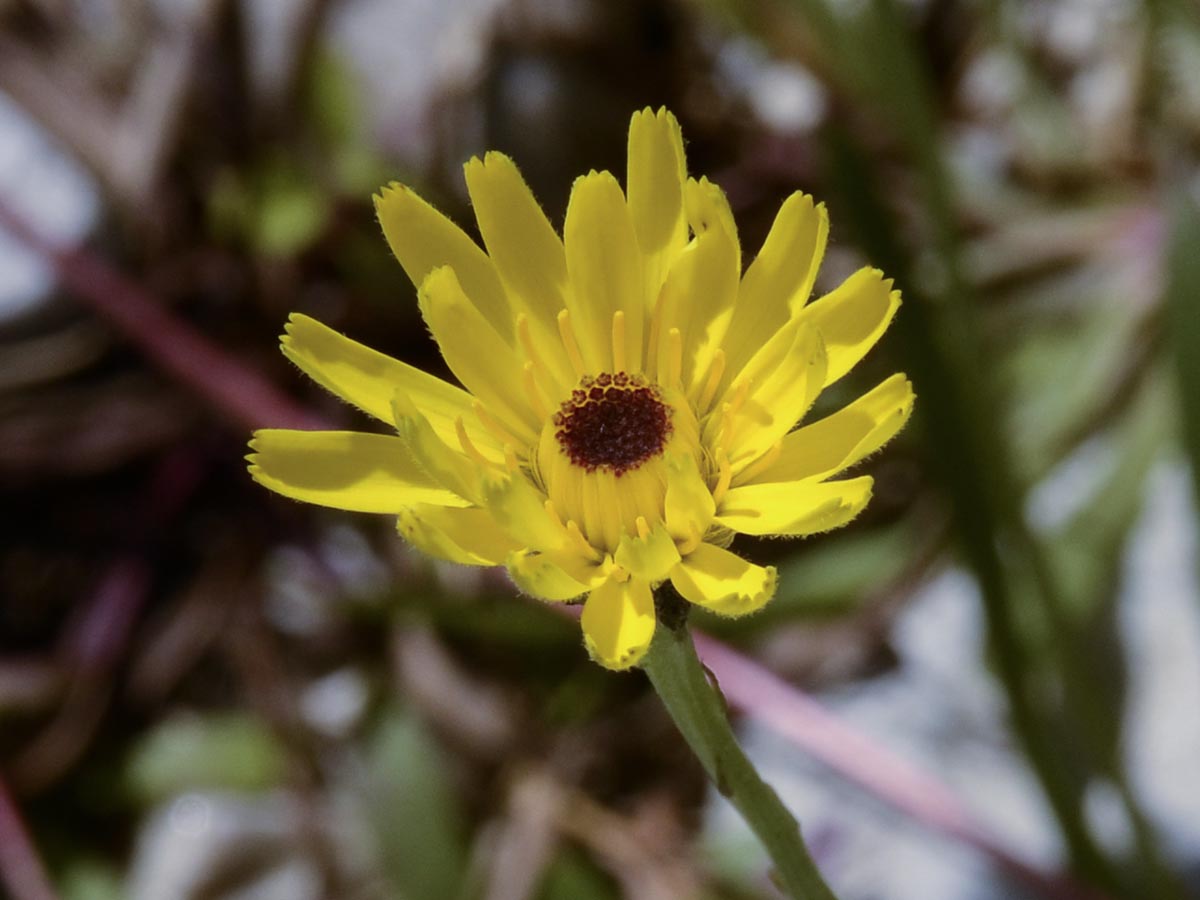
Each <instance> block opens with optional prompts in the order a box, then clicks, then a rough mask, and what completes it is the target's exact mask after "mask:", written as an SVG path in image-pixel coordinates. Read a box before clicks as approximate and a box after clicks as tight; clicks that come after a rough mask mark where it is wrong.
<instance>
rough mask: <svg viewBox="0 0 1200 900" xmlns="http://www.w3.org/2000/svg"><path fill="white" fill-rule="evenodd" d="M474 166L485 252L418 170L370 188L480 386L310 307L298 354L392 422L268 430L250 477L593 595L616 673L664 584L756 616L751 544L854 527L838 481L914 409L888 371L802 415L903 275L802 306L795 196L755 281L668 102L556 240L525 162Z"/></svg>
mask: <svg viewBox="0 0 1200 900" xmlns="http://www.w3.org/2000/svg"><path fill="white" fill-rule="evenodd" d="M466 181H467V188H468V190H469V192H470V195H471V200H472V202H473V204H474V208H475V214H476V217H477V219H478V223H479V230H480V233H481V235H482V237H483V243H484V246H485V247H486V251H485V250H484V249H481V248H480V247H479V246H478V245H477V244H476V243H475V242H474V241H472V240H471V239H470V238H469V237H467V235H466V234H464V233H463V232H462V231H461V230H460V229H459V228H458V227H457V226H455V225H454V224H453V223H451V222H450V221H449V220H448V219H446V218H445V217H444V216H442V215H441V214H440V213H438V212H437V211H436V210H434V209H433V208H432V207H431V206H429V205H428V204H427V203H425V202H424V201H423V200H421V199H420V198H419V197H417V196H416V195H415V194H414V193H412V192H411V191H410V190H408V189H407V188H405V187H403V186H401V185H398V184H393V185H391V186H389V187H387V188H385V189H384V190H383V191H382V192H381V193H380V194H379V195H378V196H377V197H376V198H375V206H376V210H377V212H378V215H379V220H380V223H381V224H382V226H383V231H384V234H385V235H386V237H387V240H388V243H389V244H390V245H391V248H392V251H393V252H394V253H395V255H396V257H397V258H398V259H399V261H400V264H401V265H402V266H403V267H404V269H405V271H406V272H407V273H408V276H409V278H411V279H412V281H413V283H414V284H415V285H416V286H417V287H418V296H419V303H420V308H421V313H422V315H423V316H424V319H425V322H426V324H427V325H428V327H429V330H430V331H431V332H432V334H433V337H434V339H435V340H436V341H437V343H438V345H439V347H440V349H441V351H442V354H443V356H444V357H445V359H446V362H447V364H448V365H449V367H450V369H451V371H452V372H453V373H454V375H455V376H456V378H457V379H458V381H459V382H460V383H461V384H462V387H461V388H460V387H457V386H454V385H451V384H448V383H446V382H445V381H442V380H440V379H438V378H435V377H433V376H431V375H429V374H426V373H425V372H422V371H420V370H418V369H415V368H413V367H412V366H409V365H406V364H405V363H403V362H400V361H398V360H395V359H391V358H389V357H387V356H384V355H382V354H379V353H376V352H375V351H373V350H370V349H368V348H367V347H364V346H362V345H361V344H358V343H355V342H354V341H351V340H349V339H348V338H346V337H343V336H342V335H340V334H338V333H336V332H334V331H332V330H330V329H328V328H326V327H325V326H323V325H321V324H320V323H318V322H316V321H314V320H313V319H310V318H308V317H306V316H302V315H293V316H292V317H291V319H290V321H289V323H288V326H287V333H286V334H285V335H284V337H283V352H284V353H285V354H286V355H287V356H288V358H289V359H291V360H292V361H293V362H295V363H296V365H298V366H299V367H300V368H301V369H303V370H304V371H305V372H306V373H307V374H308V375H309V376H311V377H312V378H313V379H314V380H316V381H317V382H319V383H320V384H322V385H323V386H324V387H326V388H328V389H329V390H331V391H333V392H334V393H336V394H338V395H339V396H341V397H342V398H344V399H346V400H347V401H349V402H350V403H352V404H354V405H356V406H358V407H359V408H360V409H362V410H363V411H364V412H366V413H368V414H369V415H371V416H374V417H375V418H377V419H379V420H381V421H383V422H384V423H386V424H387V425H388V426H390V427H394V428H395V430H396V432H397V433H396V435H395V436H390V435H379V434H362V433H358V432H298V431H284V430H263V431H259V432H257V433H256V435H255V437H254V440H253V442H252V445H251V446H252V449H253V451H254V452H253V454H252V455H251V456H250V463H251V465H250V471H251V473H252V474H253V476H254V478H255V479H256V480H257V481H259V482H260V483H261V484H263V485H265V486H267V487H269V488H271V489H272V490H275V491H277V492H279V493H281V494H284V495H286V496H289V497H293V498H296V499H299V500H304V501H308V502H311V503H318V504H322V505H325V506H332V507H336V508H339V509H348V510H358V511H363V512H377V513H389V514H392V515H395V516H397V518H398V527H399V531H400V534H401V535H403V536H404V537H405V538H406V539H408V540H409V541H411V542H412V543H413V544H414V545H416V546H417V547H418V548H420V549H421V550H423V551H425V552H426V553H428V554H430V555H432V556H435V557H438V558H441V559H446V560H451V561H454V562H458V563H465V564H468V565H481V566H491V565H501V564H502V565H504V566H506V567H507V569H508V571H509V573H510V575H511V576H512V579H513V581H514V582H515V583H516V584H517V586H518V587H519V588H520V589H521V590H523V591H525V592H527V593H529V594H532V595H533V596H535V597H539V598H541V599H543V600H548V601H566V600H573V599H577V598H585V601H584V609H583V617H582V626H583V633H584V638H585V643H586V644H587V648H588V650H589V652H590V653H591V655H592V656H593V657H594V658H595V659H596V660H597V661H598V662H600V663H602V664H603V665H605V666H608V667H610V668H614V669H620V668H626V667H628V666H631V665H634V664H636V663H637V662H638V660H639V659H640V658H641V656H642V654H643V653H644V652H645V651H646V649H647V648H648V647H649V645H650V641H651V638H652V637H653V634H654V628H655V613H654V602H653V595H652V591H653V588H654V587H655V586H656V585H658V584H659V583H661V582H664V581H666V580H668V579H669V580H670V581H671V583H672V584H673V585H674V587H675V589H676V590H677V591H678V592H679V594H680V595H681V596H682V597H684V598H685V599H686V600H688V601H690V602H691V603H694V604H697V605H698V606H703V607H705V608H708V609H711V610H714V611H716V612H718V613H722V614H726V615H742V614H745V613H750V612H753V611H755V610H757V609H759V608H761V607H762V606H763V605H764V604H765V603H766V602H767V601H768V600H769V599H770V598H771V596H772V595H773V594H774V592H775V582H776V573H775V569H774V568H771V567H762V566H757V565H754V564H753V563H750V562H748V561H746V560H744V559H742V558H741V557H739V556H737V555H736V554H734V553H731V552H730V551H729V550H728V549H727V547H728V546H729V544H730V542H731V540H732V538H733V536H734V535H735V534H750V535H774V536H800V535H808V534H813V533H816V532H821V531H828V530H829V529H832V528H836V527H838V526H840V525H844V524H845V523H847V522H849V521H850V520H851V519H853V518H854V517H855V516H856V515H858V513H859V512H860V511H861V510H862V509H863V507H864V506H865V505H866V503H867V500H868V499H869V498H870V495H871V484H872V482H871V478H870V477H868V476H860V477H855V478H848V479H836V478H834V476H836V475H838V474H839V473H840V472H842V471H843V470H844V469H846V468H847V467H849V466H852V465H854V464H855V463H856V462H858V461H859V460H861V459H862V458H863V457H865V456H867V455H868V454H870V453H872V452H874V451H875V450H877V449H878V448H879V447H881V446H882V445H883V444H884V443H885V442H886V441H888V440H889V439H890V438H891V437H892V436H893V435H895V434H896V432H897V431H899V430H900V428H901V427H902V426H903V425H904V423H905V421H906V420H907V418H908V415H909V412H910V411H911V409H912V403H913V394H912V388H911V385H910V384H909V382H908V381H907V379H905V378H904V376H902V375H894V376H892V377H891V378H888V379H887V380H886V381H884V382H883V383H882V384H880V385H878V386H877V387H876V388H874V389H873V390H871V391H870V392H868V393H867V394H865V395H864V396H862V397H860V398H859V399H858V400H856V401H854V402H853V403H851V404H850V405H849V406H847V407H845V408H844V409H842V410H840V411H839V412H836V413H833V414H832V415H830V416H828V417H826V418H823V419H821V420H819V421H816V422H813V423H811V424H805V425H803V426H802V427H800V428H796V425H797V423H799V422H800V420H801V419H802V418H803V417H804V416H805V414H806V413H807V412H808V410H809V409H810V407H811V406H812V404H813V401H814V400H815V399H816V397H817V395H818V394H819V393H820V392H821V390H822V389H823V388H824V387H826V386H827V385H830V384H832V383H833V382H835V381H837V380H838V379H840V378H841V377H842V376H843V375H845V374H846V372H847V371H848V370H849V369H850V368H851V367H852V366H853V365H854V364H855V363H857V362H858V360H859V359H861V358H862V356H863V355H864V354H865V353H866V352H867V350H868V349H870V347H871V346H872V345H873V344H874V343H875V342H876V341H877V340H878V338H879V337H880V335H881V334H882V333H883V331H884V329H886V328H887V325H888V323H889V322H890V321H891V319H892V316H893V315H894V314H895V312H896V309H897V307H898V306H899V303H900V298H899V293H898V292H897V291H894V290H892V283H891V281H889V280H887V279H885V278H884V277H883V275H882V274H881V273H880V272H879V271H877V270H874V269H869V268H868V269H862V270H860V271H858V272H856V273H855V274H853V275H851V276H850V277H849V278H848V279H847V280H846V281H845V282H844V283H843V284H842V285H841V286H840V287H838V288H836V289H835V290H833V291H832V292H830V293H829V294H827V295H825V296H824V297H821V298H820V299H818V300H816V301H814V302H812V303H809V302H808V299H809V295H810V293H811V291H812V286H813V280H814V278H815V276H816V272H817V267H818V265H819V264H820V261H821V257H822V255H823V253H824V249H825V240H826V235H827V232H828V220H827V218H826V214H825V209H824V207H823V206H822V205H814V203H813V201H812V199H811V198H810V197H808V196H806V195H804V194H800V193H797V194H793V195H792V196H791V197H789V198H788V199H787V200H786V201H785V202H784V204H783V207H782V208H781V209H780V211H779V214H778V216H777V218H776V220H775V223H774V225H773V227H772V228H771V231H770V233H769V235H768V236H767V239H766V242H765V243H764V245H763V247H762V249H761V251H760V252H759V253H758V255H757V256H756V257H755V259H754V261H753V262H752V263H751V264H750V265H749V267H748V268H746V270H745V272H744V273H743V271H742V252H741V247H740V245H739V243H738V235H737V230H736V228H735V226H734V222H733V216H732V213H731V212H730V209H729V204H728V203H727V202H726V199H725V196H724V194H723V193H722V192H721V190H720V189H719V188H718V187H717V186H716V185H714V184H712V183H711V182H709V181H708V180H707V179H704V178H701V179H700V180H698V181H697V180H695V179H691V178H688V177H687V174H686V170H685V165H684V153H683V141H682V137H681V135H680V130H679V125H678V123H677V122H676V120H675V118H674V117H673V116H672V115H671V114H670V113H668V112H666V111H665V110H660V111H659V112H657V113H654V112H652V111H650V110H648V109H647V110H644V111H642V112H639V113H637V114H635V115H634V117H633V121H632V123H631V125H630V130H629V161H628V181H627V185H626V190H625V191H624V192H623V191H622V189H621V186H620V185H619V184H618V183H617V180H616V179H615V178H614V177H613V176H612V175H611V174H609V173H608V172H590V173H588V174H587V175H584V176H582V177H581V178H579V179H577V180H576V182H575V185H574V187H573V189H572V192H571V199H570V203H569V205H568V207H567V215H566V221H565V225H564V228H563V235H562V237H561V238H560V237H559V235H558V234H557V233H556V231H555V230H554V228H553V227H552V226H551V225H550V223H549V221H548V220H547V219H546V216H545V215H544V214H543V212H542V210H541V209H540V208H539V206H538V204H537V202H536V201H535V200H534V198H533V195H532V194H531V193H530V191H529V188H528V187H527V186H526V184H525V182H524V181H523V180H522V178H521V175H520V173H519V172H518V171H517V168H516V166H515V165H514V164H513V162H512V160H510V159H509V158H508V157H506V156H504V155H502V154H499V153H488V154H487V155H486V156H485V157H484V158H483V159H482V160H481V159H472V160H471V161H470V162H468V163H467V164H466Z"/></svg>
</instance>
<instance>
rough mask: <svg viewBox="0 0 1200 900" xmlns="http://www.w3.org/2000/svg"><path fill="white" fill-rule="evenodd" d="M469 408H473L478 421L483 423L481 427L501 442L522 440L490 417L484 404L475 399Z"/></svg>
mask: <svg viewBox="0 0 1200 900" xmlns="http://www.w3.org/2000/svg"><path fill="white" fill-rule="evenodd" d="M471 408H472V409H473V410H475V415H477V416H479V421H480V422H482V423H483V427H484V428H486V429H487V430H488V431H490V432H491V433H492V434H493V435H494V436H495V437H496V439H497V440H498V441H500V443H501V444H521V443H524V442H523V441H519V440H517V438H516V437H515V436H514V435H513V434H512V432H510V431H509V430H508V429H507V428H505V427H504V426H503V425H501V424H500V423H499V422H497V421H496V420H495V419H493V418H492V416H491V414H490V413H489V412H488V411H487V409H486V408H484V405H483V404H482V403H480V402H479V401H478V400H476V401H475V402H474V403H473V404H472V405H471Z"/></svg>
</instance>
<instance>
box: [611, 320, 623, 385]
mask: <svg viewBox="0 0 1200 900" xmlns="http://www.w3.org/2000/svg"><path fill="white" fill-rule="evenodd" d="M612 355H613V371H614V372H624V371H625V311H624V310H623V309H618V310H617V311H616V312H615V313H613V320H612Z"/></svg>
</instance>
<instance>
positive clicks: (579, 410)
mask: <svg viewBox="0 0 1200 900" xmlns="http://www.w3.org/2000/svg"><path fill="white" fill-rule="evenodd" d="M554 426H555V428H556V429H557V431H555V437H557V438H558V443H559V445H560V446H561V447H562V448H563V452H564V453H566V454H567V457H568V458H569V459H570V460H571V462H573V463H574V464H575V465H577V466H579V467H580V468H581V469H585V470H587V471H588V472H594V471H596V470H597V469H608V470H610V471H611V472H612V473H613V474H614V475H616V476H617V477H620V476H621V475H624V474H625V473H626V472H628V471H630V470H631V469H636V468H637V467H638V466H640V465H641V464H642V463H644V462H646V461H647V460H649V459H653V458H654V457H655V456H657V455H658V454H660V453H662V451H663V448H664V447H665V446H666V444H667V438H669V437H670V436H671V427H672V426H671V409H670V407H669V406H667V404H665V403H664V402H663V400H662V395H661V393H660V392H659V389H658V387H657V386H656V385H652V384H647V383H646V382H645V380H644V379H642V378H641V377H640V376H637V375H628V374H626V373H625V372H617V373H616V374H615V375H610V374H608V373H607V372H606V373H604V374H602V375H598V376H596V377H595V378H592V377H591V376H585V377H584V379H583V380H582V381H581V382H580V383H579V387H578V388H576V389H575V390H574V391H573V392H572V393H571V399H570V400H568V401H566V402H565V403H564V404H563V405H562V406H561V407H560V408H559V411H558V412H557V413H556V414H555V416H554Z"/></svg>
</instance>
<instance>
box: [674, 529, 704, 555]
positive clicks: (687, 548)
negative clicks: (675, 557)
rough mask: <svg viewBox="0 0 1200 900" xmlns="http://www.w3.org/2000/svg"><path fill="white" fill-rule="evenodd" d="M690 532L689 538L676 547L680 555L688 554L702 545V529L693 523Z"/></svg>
mask: <svg viewBox="0 0 1200 900" xmlns="http://www.w3.org/2000/svg"><path fill="white" fill-rule="evenodd" d="M690 532H691V533H690V534H689V535H688V537H687V540H685V541H683V542H682V543H680V544H679V545H678V546H677V547H676V549H677V550H678V551H679V555H680V556H687V555H688V554H689V553H691V552H692V551H693V550H695V549H696V548H697V547H699V546H700V543H701V540H702V537H701V534H700V529H699V528H697V527H696V526H694V525H693V526H692V527H691V529H690Z"/></svg>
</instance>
